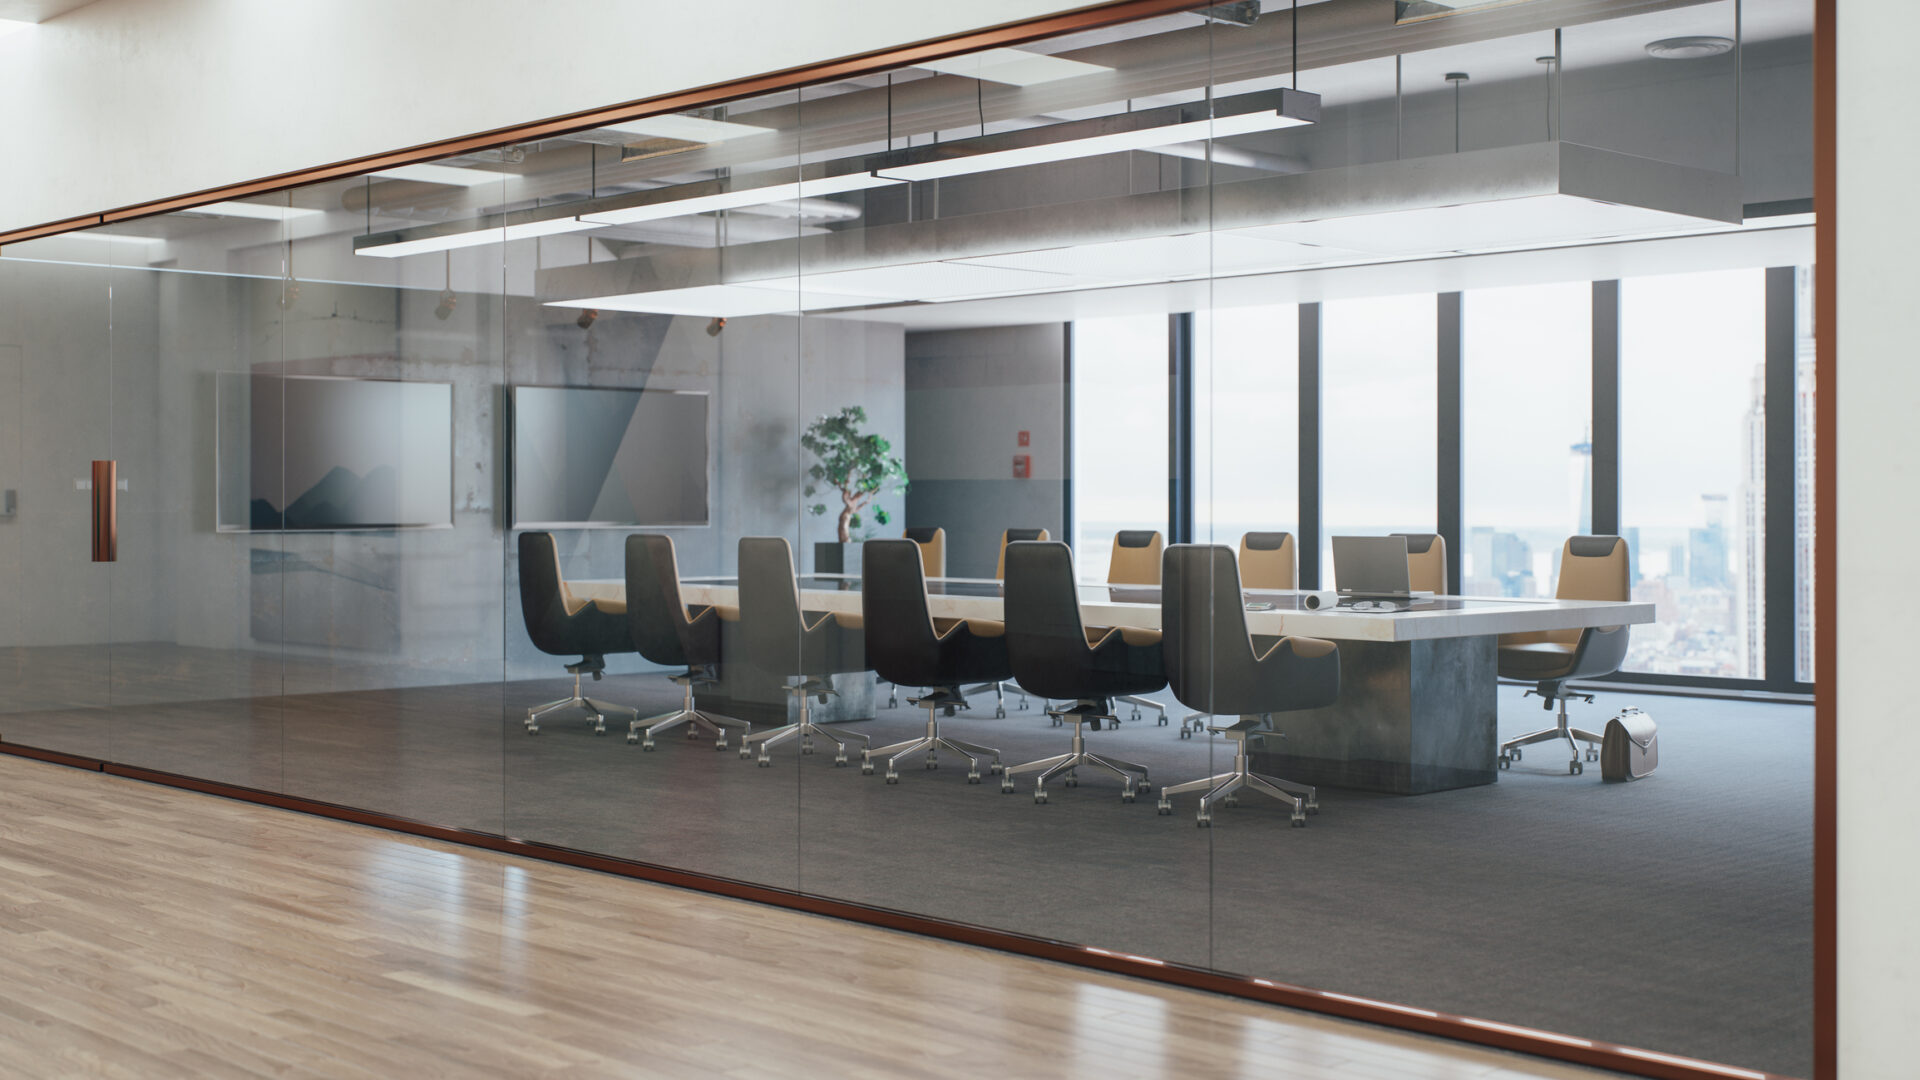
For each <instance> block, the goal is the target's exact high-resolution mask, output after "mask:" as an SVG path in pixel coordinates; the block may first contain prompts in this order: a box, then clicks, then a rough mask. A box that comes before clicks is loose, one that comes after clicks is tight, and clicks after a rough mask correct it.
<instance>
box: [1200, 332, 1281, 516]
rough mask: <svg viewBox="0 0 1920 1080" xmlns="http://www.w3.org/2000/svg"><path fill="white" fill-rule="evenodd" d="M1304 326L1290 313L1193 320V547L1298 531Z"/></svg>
mask: <svg viewBox="0 0 1920 1080" xmlns="http://www.w3.org/2000/svg"><path fill="white" fill-rule="evenodd" d="M1299 327H1300V321H1299V308H1298V307H1296V306H1294V305H1292V304H1274V305H1263V306H1260V307H1236V308H1217V309H1215V310H1213V311H1211V312H1200V313H1198V314H1196V315H1195V316H1194V319H1193V354H1192V355H1193V538H1194V539H1195V540H1196V541H1199V542H1202V543H1214V544H1227V545H1229V546H1231V545H1235V544H1237V543H1239V540H1240V537H1241V536H1242V535H1243V534H1245V533H1248V532H1292V531H1293V530H1294V529H1296V528H1297V527H1298V524H1299V489H1300V470H1299V431H1300V329H1299Z"/></svg>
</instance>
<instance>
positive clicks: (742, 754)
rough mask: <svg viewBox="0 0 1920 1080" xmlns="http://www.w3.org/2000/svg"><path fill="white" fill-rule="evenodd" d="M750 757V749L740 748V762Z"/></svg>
mask: <svg viewBox="0 0 1920 1080" xmlns="http://www.w3.org/2000/svg"><path fill="white" fill-rule="evenodd" d="M752 756H753V751H752V750H751V749H750V748H748V747H745V746H742V747H741V748H740V760H741V761H745V760H747V759H748V758H750V757H752Z"/></svg>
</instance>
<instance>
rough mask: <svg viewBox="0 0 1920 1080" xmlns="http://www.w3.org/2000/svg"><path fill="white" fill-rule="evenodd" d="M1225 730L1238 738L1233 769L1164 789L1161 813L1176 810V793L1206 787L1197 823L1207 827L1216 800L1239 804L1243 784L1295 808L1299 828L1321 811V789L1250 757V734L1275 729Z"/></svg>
mask: <svg viewBox="0 0 1920 1080" xmlns="http://www.w3.org/2000/svg"><path fill="white" fill-rule="evenodd" d="M1221 734H1223V735H1225V736H1226V737H1227V738H1229V739H1232V740H1233V742H1234V748H1233V771H1232V772H1224V773H1220V774H1219V775H1217V776H1209V777H1207V778H1206V779H1204V780H1189V781H1187V782H1186V783H1184V784H1175V785H1173V786H1172V787H1170V788H1162V789H1160V803H1159V807H1158V809H1159V812H1160V813H1161V815H1163V816H1164V815H1167V814H1171V813H1173V797H1174V796H1175V795H1184V794H1186V793H1187V792H1189V791H1204V792H1206V794H1204V795H1202V796H1200V812H1199V814H1198V815H1197V817H1196V818H1195V821H1194V823H1195V824H1196V825H1198V826H1200V827H1201V828H1203V829H1205V828H1210V827H1211V826H1212V825H1213V807H1214V804H1215V803H1216V802H1217V803H1220V804H1221V805H1223V806H1238V805H1239V803H1240V800H1239V799H1238V798H1235V797H1234V792H1236V791H1239V790H1240V789H1241V788H1248V789H1251V790H1253V791H1257V792H1259V793H1260V794H1262V795H1267V796H1271V797H1272V798H1275V799H1278V800H1279V801H1281V802H1283V803H1285V804H1286V805H1287V806H1289V807H1291V808H1292V810H1293V813H1292V815H1291V820H1292V823H1293V827H1294V828H1296V829H1298V828H1302V827H1304V826H1305V825H1306V823H1307V815H1308V814H1317V813H1319V812H1320V796H1319V793H1318V792H1317V791H1315V790H1314V789H1313V788H1312V787H1311V786H1309V785H1307V784H1296V783H1294V782H1292V781H1290V780H1282V779H1280V778H1279V777H1277V776H1267V775H1265V774H1263V773H1257V772H1254V771H1253V769H1252V767H1251V765H1250V764H1249V762H1248V760H1247V738H1248V737H1249V736H1253V737H1259V736H1261V735H1271V734H1274V733H1273V732H1270V731H1260V730H1256V729H1251V728H1228V729H1225V730H1223V731H1221Z"/></svg>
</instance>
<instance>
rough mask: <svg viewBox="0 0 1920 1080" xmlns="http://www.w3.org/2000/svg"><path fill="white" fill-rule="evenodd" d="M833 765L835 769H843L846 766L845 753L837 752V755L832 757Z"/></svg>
mask: <svg viewBox="0 0 1920 1080" xmlns="http://www.w3.org/2000/svg"><path fill="white" fill-rule="evenodd" d="M833 767H834V768H836V769H844V768H846V767H847V755H845V754H838V755H836V756H835V757H834V759H833Z"/></svg>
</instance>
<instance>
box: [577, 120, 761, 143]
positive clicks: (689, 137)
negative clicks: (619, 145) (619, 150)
mask: <svg viewBox="0 0 1920 1080" xmlns="http://www.w3.org/2000/svg"><path fill="white" fill-rule="evenodd" d="M596 130H599V131H617V132H619V133H620V134H622V135H638V136H641V137H642V138H647V139H680V140H682V141H684V142H697V143H718V142H726V141H727V140H728V139H745V138H749V137H751V136H754V135H771V134H773V132H774V129H773V128H769V127H759V126H756V125H754V124H736V123H734V122H733V121H731V120H709V119H707V118H706V117H704V116H686V115H683V114H680V113H664V114H662V115H660V116H648V117H644V118H642V119H639V120H622V121H621V122H619V123H617V124H605V125H603V126H601V127H599V128H597V129H596Z"/></svg>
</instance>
